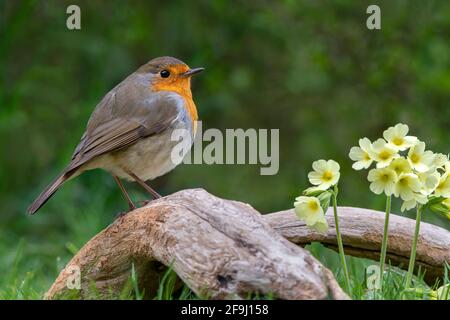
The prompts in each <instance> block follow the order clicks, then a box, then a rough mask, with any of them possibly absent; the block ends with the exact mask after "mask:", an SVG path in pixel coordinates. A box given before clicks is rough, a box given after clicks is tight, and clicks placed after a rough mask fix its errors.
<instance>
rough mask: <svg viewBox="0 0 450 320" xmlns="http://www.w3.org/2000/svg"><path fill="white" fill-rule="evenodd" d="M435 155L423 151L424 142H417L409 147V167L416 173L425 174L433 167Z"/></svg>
mask: <svg viewBox="0 0 450 320" xmlns="http://www.w3.org/2000/svg"><path fill="white" fill-rule="evenodd" d="M434 158H435V155H434V153H433V152H431V151H429V150H427V151H425V142H422V141H419V142H418V143H417V144H415V145H414V146H412V147H411V149H409V152H408V161H409V164H410V165H411V167H413V169H414V170H416V171H418V172H426V171H428V170H430V169H431V168H432V166H433V162H434Z"/></svg>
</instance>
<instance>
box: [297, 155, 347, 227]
mask: <svg viewBox="0 0 450 320" xmlns="http://www.w3.org/2000/svg"><path fill="white" fill-rule="evenodd" d="M312 168H313V171H311V172H310V173H309V174H308V179H309V182H310V183H311V184H312V185H313V187H311V188H308V189H306V190H305V191H304V194H305V196H300V197H297V198H295V202H294V207H295V213H296V214H297V216H298V217H299V218H300V219H302V220H304V221H305V222H306V225H307V226H308V227H311V228H313V229H315V230H317V231H319V232H326V231H327V230H328V224H327V220H326V219H325V213H326V211H327V209H328V207H329V205H330V198H331V196H332V194H333V193H332V191H331V190H329V189H330V188H331V187H333V186H335V185H336V184H337V183H338V182H339V177H340V172H339V170H340V166H339V164H338V163H337V162H336V161H333V160H328V161H325V160H317V161H314V162H313V164H312Z"/></svg>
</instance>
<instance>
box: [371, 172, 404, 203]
mask: <svg viewBox="0 0 450 320" xmlns="http://www.w3.org/2000/svg"><path fill="white" fill-rule="evenodd" d="M367 179H368V180H369V181H370V182H371V184H370V190H372V192H373V193H376V194H381V193H383V192H384V193H385V194H386V195H388V196H390V195H391V194H393V193H394V187H395V183H396V182H397V174H396V173H395V171H394V170H392V169H389V168H381V169H372V170H370V171H369V175H368V176H367Z"/></svg>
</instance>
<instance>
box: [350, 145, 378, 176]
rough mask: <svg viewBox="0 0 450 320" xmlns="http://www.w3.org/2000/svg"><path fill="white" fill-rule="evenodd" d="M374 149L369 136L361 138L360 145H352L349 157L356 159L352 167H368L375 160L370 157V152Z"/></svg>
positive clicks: (356, 168)
mask: <svg viewBox="0 0 450 320" xmlns="http://www.w3.org/2000/svg"><path fill="white" fill-rule="evenodd" d="M371 150H372V143H371V142H370V140H369V139H367V138H362V139H359V147H352V148H351V149H350V153H349V155H348V156H349V157H350V159H352V160H353V161H356V162H355V163H354V164H353V165H352V168H353V169H355V170H361V169H367V168H369V167H370V165H371V164H372V162H373V159H372V158H371V157H370V154H369V153H370V152H371Z"/></svg>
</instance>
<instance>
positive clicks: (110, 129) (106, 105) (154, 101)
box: [66, 92, 183, 171]
mask: <svg viewBox="0 0 450 320" xmlns="http://www.w3.org/2000/svg"><path fill="white" fill-rule="evenodd" d="M110 94H111V95H113V96H111V97H105V98H106V99H103V100H102V102H101V104H102V103H103V105H99V107H101V108H99V107H97V109H96V111H94V114H93V116H92V117H91V119H90V121H89V123H88V128H87V130H86V132H85V133H84V135H83V137H82V138H81V141H80V143H79V144H78V146H77V147H76V149H75V152H74V154H73V156H72V161H71V163H70V164H69V166H68V167H67V169H66V170H67V171H72V170H74V169H76V168H78V167H80V166H81V165H83V164H85V163H86V162H88V161H89V160H92V159H93V158H95V157H97V156H100V155H102V154H105V153H108V152H112V151H117V150H120V149H122V148H125V147H128V146H130V145H132V144H134V143H136V142H137V141H139V140H140V139H142V138H145V137H148V136H151V135H154V134H157V133H160V132H162V131H164V130H165V129H166V128H168V127H169V126H170V125H171V124H172V123H173V122H174V121H176V120H177V118H178V117H180V115H181V114H182V103H183V101H182V98H181V97H179V96H174V95H173V94H168V93H162V92H161V93H158V94H154V95H152V97H151V98H148V99H141V100H140V102H139V105H132V106H127V105H117V104H118V103H121V102H120V101H126V99H116V98H115V97H114V95H115V93H114V92H112V93H110ZM110 94H108V95H110ZM124 103H126V102H124ZM125 108H126V109H125ZM101 113H103V114H101ZM102 120H103V121H102Z"/></svg>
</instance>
